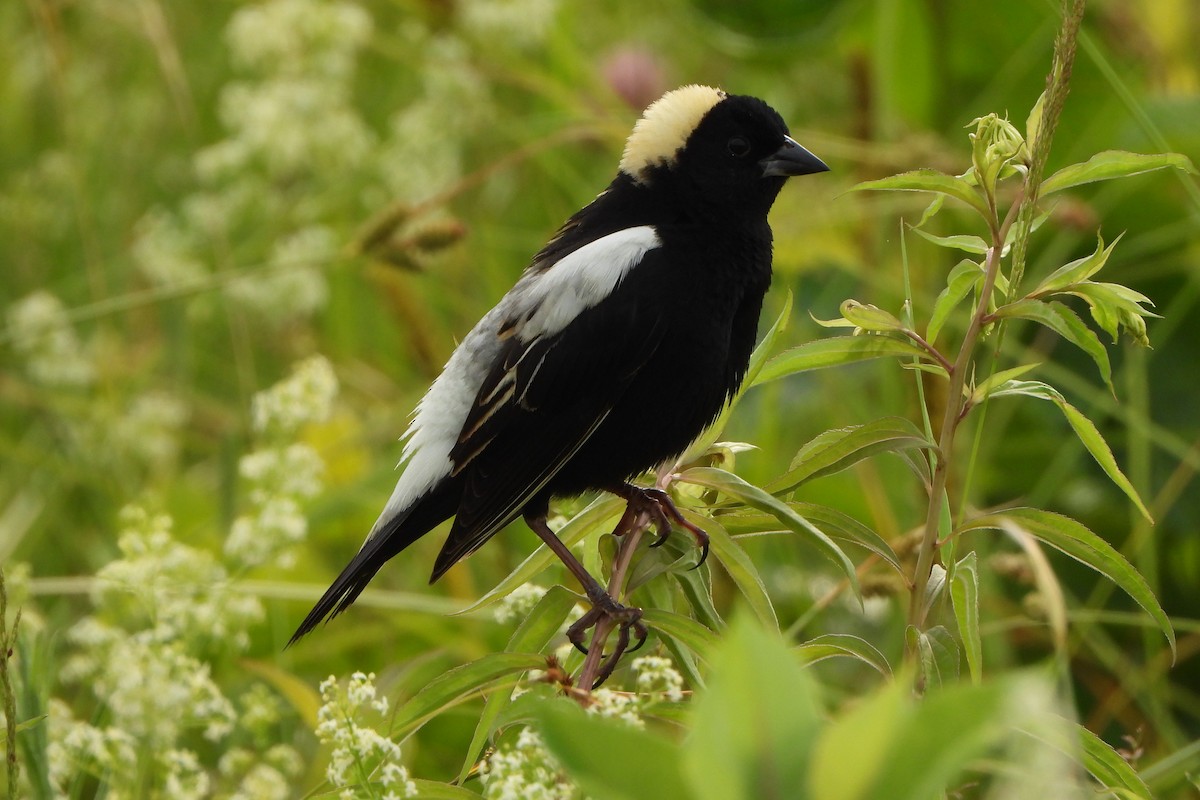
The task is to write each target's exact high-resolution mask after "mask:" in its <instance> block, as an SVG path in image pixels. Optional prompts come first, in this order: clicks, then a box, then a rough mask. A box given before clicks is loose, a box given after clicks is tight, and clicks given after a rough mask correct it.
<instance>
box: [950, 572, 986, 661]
mask: <svg viewBox="0 0 1200 800" xmlns="http://www.w3.org/2000/svg"><path fill="white" fill-rule="evenodd" d="M977 560H978V559H977V558H976V557H975V553H974V551H972V552H970V553H967V554H966V556H964V557H963V558H962V559H961V560H960V561H959V562H958V563H957V564H955V565H954V575H953V577H952V578H951V579H950V602H951V605H953V606H954V619H955V620H956V621H957V622H958V635H959V637H960V638H962V642H963V651H964V652H965V653H966V656H967V669H968V670H970V672H971V681H972V683H975V684H978V683H979V682H980V681H981V680H982V679H983V646H982V643H981V641H980V637H979V567H978V564H977Z"/></svg>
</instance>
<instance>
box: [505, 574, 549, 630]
mask: <svg viewBox="0 0 1200 800" xmlns="http://www.w3.org/2000/svg"><path fill="white" fill-rule="evenodd" d="M545 594H546V587H545V586H539V585H538V584H536V583H523V584H521V585H520V586H518V587H517V588H516V589H513V590H512V591H511V592H509V594H508V596H507V597H505V598H504V599H503V600H501V601H500V602H499V603H497V604H496V607H495V608H494V609H493V610H492V617H493V618H494V619H495V620H496V622H499V623H500V624H501V625H507V624H509V623H510V622H512V621H513V620H522V619H524V618H525V617H527V616H529V612H530V611H533V608H534V606H536V605H537V604H538V601H539V600H541V599H542V597H543V596H544V595H545Z"/></svg>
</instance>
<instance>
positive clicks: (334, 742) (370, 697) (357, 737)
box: [317, 672, 417, 800]
mask: <svg viewBox="0 0 1200 800" xmlns="http://www.w3.org/2000/svg"><path fill="white" fill-rule="evenodd" d="M387 710H388V702H387V698H386V697H380V696H378V693H377V692H376V689H375V674H374V673H371V674H370V675H367V674H364V673H362V672H356V673H354V674H353V675H351V676H350V679H349V680H347V681H346V683H345V684H342V683H341V682H340V681H339V680H338V679H337V678H336V677H335V676H333V675H331V676H329V677H328V678H327V679H326V680H324V681H322V682H321V707H320V709H319V710H318V711H317V738H318V739H319V740H320V741H321V742H322V743H323V744H327V745H331V746H332V748H333V749H332V752H331V753H330V754H329V766H328V767H326V769H325V777H326V778H327V779H328V780H329V782H330V784H332V785H333V787H334V789H336V790H338V797H339V798H341V800H357V798H383V800H399V798H402V797H416V796H417V786H416V784H415V783H413V781H412V780H411V779H410V778H409V776H408V770H406V769H405V768H404V767H403V766H401V764H400V745H398V744H396V743H395V742H393V741H392V740H391V739H389V738H387V737H386V736H384V735H383V734H381V733H379V732H378V731H377V730H376V729H375V725H376V724H379V723H381V722H382V721H383V718H384V716H385V715H386V714H387Z"/></svg>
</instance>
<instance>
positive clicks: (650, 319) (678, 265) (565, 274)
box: [289, 86, 828, 668]
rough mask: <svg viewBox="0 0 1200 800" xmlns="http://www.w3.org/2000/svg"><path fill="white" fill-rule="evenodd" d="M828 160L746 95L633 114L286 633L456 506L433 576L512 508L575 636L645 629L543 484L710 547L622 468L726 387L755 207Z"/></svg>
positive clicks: (686, 438) (755, 274)
mask: <svg viewBox="0 0 1200 800" xmlns="http://www.w3.org/2000/svg"><path fill="white" fill-rule="evenodd" d="M827 169H828V167H827V166H825V164H824V163H823V162H822V161H821V160H820V159H819V158H817V157H816V156H814V155H813V154H812V153H810V152H808V151H807V150H805V149H804V148H803V147H801V146H800V145H799V144H798V143H796V142H795V141H794V140H793V139H792V138H790V137H789V136H788V129H787V126H786V125H785V124H784V121H783V119H782V118H781V117H780V116H779V114H778V113H776V112H775V110H774V109H772V108H771V107H770V106H768V105H767V104H766V103H764V102H763V101H762V100H759V99H757V98H754V97H746V96H739V95H730V94H726V93H725V92H723V91H720V90H718V89H713V88H710V87H707V86H685V87H683V88H681V89H677V90H675V91H672V92H668V93H667V94H666V95H664V96H663V97H662V98H661V99H659V100H658V101H657V102H655V103H654V104H652V105H651V106H650V107H649V108H647V109H646V111H645V113H644V114H643V116H642V118H641V119H640V120H639V121H638V123H637V125H636V126H635V127H634V129H633V133H632V134H631V135H630V137H629V140H628V142H627V143H626V145H625V152H624V155H623V156H622V158H621V164H620V170H619V171H618V173H617V176H616V178H614V179H613V181H612V183H611V184H609V186H608V188H607V189H605V190H604V191H603V192H601V193H600V195H599V196H598V197H597V198H596V199H595V200H593V201H592V203H591V204H590V205H588V206H587V207H586V208H584V209H583V210H582V211H579V212H578V213H576V214H575V215H574V216H573V217H571V218H570V219H569V220H567V222H566V224H565V225H563V227H562V228H561V229H560V230H559V231H558V233H557V234H555V236H554V238H553V239H551V240H550V242H549V243H548V244H547V245H546V246H545V247H544V248H543V249H542V250H541V252H539V253H538V254H537V255H536V256H535V257H534V259H533V263H532V265H531V266H530V267H529V268H528V269H527V270H526V271H525V273H524V275H522V276H521V278H520V280H518V281H517V283H516V285H515V286H513V288H512V289H511V290H509V292H508V293H507V294H506V295H504V297H503V298H501V300H500V302H499V303H498V304H497V305H496V307H495V308H493V309H492V310H491V311H489V312H488V313H487V314H486V315H485V316H484V317H483V319H482V320H480V322H479V323H478V324H477V325H476V326H475V327H474V329H472V330H471V332H470V333H469V334H467V337H466V338H465V339H464V340H463V341H462V344H460V345H459V347H458V349H457V350H455V351H454V354H453V355H451V356H450V360H449V361H448V362H447V363H446V367H445V369H444V370H443V372H442V374H441V375H440V376H439V377H438V378H437V379H436V380H435V381H434V382H433V385H432V386H431V387H430V388H429V391H428V393H426V395H425V397H424V398H423V399H422V400H421V402H420V404H419V405H418V406H417V410H416V414H415V416H414V418H413V421H412V424H411V425H410V427H409V429H408V432H407V433H406V434H405V439H406V443H405V447H404V456H403V462H404V463H405V467H404V472H403V474H402V475H401V476H400V479H399V481H398V482H397V484H396V488H395V490H394V491H393V492H392V496H391V498H390V499H389V500H388V502H387V505H386V506H385V507H384V509H383V513H382V514H380V516H379V519H378V521H376V523H375V526H374V527H373V528H372V529H371V533H370V535H369V536H368V537H367V540H366V542H365V543H364V544H363V546H362V549H360V550H359V552H358V554H357V555H355V556H354V558H353V559H351V561H350V563H349V564H348V565H347V566H346V568H345V569H343V570H342V573H341V574H340V575H339V576H338V577H337V579H336V580H335V581H334V582H333V585H332V586H330V587H329V589H328V591H326V592H325V594H324V596H323V597H321V599H320V600H319V601H318V602H317V604H316V605H315V606H314V607H313V609H312V611H310V612H309V614H308V616H307V617H305V619H304V621H303V622H302V623H301V624H300V627H299V628H297V630H296V633H295V634H294V635H293V636H292V639H291V642H290V643H294V642H295V641H296V640H297V639H299V638H300V637H301V636H303V635H304V634H306V633H308V632H309V631H311V630H312V629H313V628H314V627H315V626H316V625H317V623H319V622H321V621H322V620H324V619H326V618H331V617H334V616H336V615H337V614H340V613H341V612H342V611H345V610H346V608H347V607H348V606H349V605H350V604H351V603H353V602H354V600H355V598H357V597H358V596H359V594H360V593H361V592H362V590H363V589H364V588H365V587H366V586H367V584H368V583H369V582H370V580H371V578H373V577H374V575H375V573H376V572H377V571H378V570H379V568H380V567H382V566H383V564H384V562H386V561H387V560H388V559H390V558H392V557H393V556H395V555H396V554H397V553H399V552H400V551H401V550H403V549H404V548H406V547H408V546H409V545H410V544H412V543H413V542H415V541H416V540H417V539H419V538H420V537H422V536H424V535H425V534H426V533H428V532H429V531H430V530H431V529H432V528H434V527H435V526H436V525H438V524H439V523H441V522H442V521H443V520H446V519H448V518H450V517H454V523H453V525H452V526H451V528H450V534H449V536H448V537H447V538H446V542H445V544H444V545H443V546H442V550H441V553H439V555H438V557H437V561H436V562H435V563H434V566H433V575H432V578H431V579H430V581H431V582H432V581H434V580H437V579H438V578H439V577H440V576H441V575H442V574H443V573H445V572H446V570H448V569H449V568H450V567H451V566H453V565H454V564H455V563H456V562H458V561H459V559H461V558H463V557H464V556H467V555H469V554H470V553H472V552H474V551H475V550H476V549H477V548H478V547H480V546H481V545H482V544H483V543H484V542H486V541H487V540H488V539H489V538H491V537H492V536H493V535H494V534H495V533H496V532H497V531H499V530H500V529H501V528H503V527H504V526H505V525H507V524H508V523H509V522H511V521H512V520H514V519H515V518H517V517H518V516H524V518H525V521H526V523H527V524H528V525H529V527H530V528H532V529H533V531H534V532H536V533H537V534H538V536H539V537H541V539H542V540H543V541H544V542H545V543H546V545H547V546H548V547H550V549H551V550H553V551H554V552H555V553H556V554H557V555H558V556H559V557H560V558H561V559H562V560H563V562H564V563H565V564H566V566H567V567H568V568H569V569H570V570H571V572H572V574H574V576H575V577H576V578H577V579H578V580H579V582H580V583H581V584H582V585H583V588H584V590H585V592H586V593H587V596H588V599H589V600H590V601H591V603H592V605H593V609H592V611H591V612H589V614H588V615H587V616H585V618H584V619H583V620H580V622H579V623H577V624H576V625H575V626H573V627H572V629H571V630H570V631H569V634H570V637H571V640H572V641H573V642H574V643H575V644H576V645H577V646H580V647H582V641H583V632H584V631H585V630H586V629H587V628H588V627H590V626H591V625H594V624H595V623H596V621H597V620H598V619H599V618H600V617H601V616H603V615H606V614H607V615H609V616H611V617H612V618H613V620H614V622H616V623H618V624H619V625H620V632H621V634H622V637H621V639H620V642H619V643H618V652H617V653H614V656H619V650H622V649H624V645H625V644H627V643H628V638H629V629H630V628H633V629H634V630H635V632H636V633H637V634H638V635H639V637H640V638H642V639H644V638H645V635H646V634H645V629H644V627H642V626H641V623H640V622H639V621H638V619H639V618H640V616H641V611H640V610H639V609H636V608H627V607H625V606H622V605H619V604H618V603H617V602H616V601H615V600H614V599H613V598H612V597H610V596H609V595H608V594H607V592H606V591H605V590H604V588H603V587H602V586H601V585H600V584H599V583H598V582H597V581H596V579H595V578H593V577H592V576H591V575H589V574H588V572H587V571H586V570H585V569H584V568H583V566H582V565H581V564H580V563H579V562H578V561H577V560H576V559H575V557H574V556H573V555H572V554H571V552H570V551H569V550H568V549H567V548H566V547H565V546H564V545H563V544H562V542H561V541H560V540H559V539H558V537H557V536H555V534H554V532H553V531H552V530H551V529H550V527H549V526H548V525H547V524H546V515H547V510H548V506H549V502H550V498H552V497H556V496H571V495H577V494H581V493H583V492H586V491H589V490H603V491H608V492H613V493H615V494H617V495H619V496H621V497H622V498H624V499H625V500H626V501H627V503H628V507H627V510H626V513H625V516H624V518H623V524H628V523H630V522H632V520H634V519H636V518H637V517H638V516H639V515H640V514H641V513H646V514H648V515H649V517H650V518H651V519H652V520H653V521H654V522H655V523H656V524H657V526H658V528H659V532H660V535H662V536H665V535H666V533H667V532H668V531H669V530H670V526H671V523H672V522H674V523H676V524H678V525H681V526H683V527H685V528H687V529H688V530H690V531H691V532H692V534H693V535H695V536H696V539H697V542H698V543H699V544H700V545H701V546H702V547H703V548H704V552H705V553H706V552H707V546H708V539H707V536H706V535H705V534H704V532H703V531H702V530H700V529H698V528H696V527H695V526H693V525H690V524H688V523H687V522H685V521H684V519H683V517H682V516H681V515H680V514H679V512H678V510H676V508H675V506H674V504H673V503H672V502H671V500H670V498H669V497H668V496H667V495H666V494H665V493H664V492H661V491H658V490H654V489H646V488H641V487H637V486H634V485H632V484H631V483H629V480H630V479H631V478H633V477H635V476H637V475H639V474H641V473H643V472H645V471H646V470H648V469H650V468H651V467H653V466H655V465H656V464H659V463H661V462H663V461H664V460H666V459H667V458H670V457H672V456H677V455H679V454H680V453H682V452H683V451H684V450H685V449H686V448H687V446H688V445H689V444H690V443H691V441H692V440H693V439H695V437H696V436H698V435H699V434H700V433H701V432H702V431H703V430H704V428H705V427H706V426H708V425H709V424H710V423H711V422H712V421H713V420H714V419H716V417H717V415H718V414H719V413H720V411H721V409H722V407H723V406H724V404H725V403H726V402H728V400H729V398H730V397H731V396H732V395H733V394H734V393H735V392H736V391H737V389H738V387H739V386H740V385H741V382H742V378H743V376H744V375H745V372H746V367H747V364H748V362H749V359H750V353H751V350H752V349H753V346H754V339H755V334H756V329H757V326H758V318H759V311H760V309H761V307H762V301H763V295H764V294H765V293H766V291H767V287H768V285H769V283H770V279H771V229H770V227H769V226H768V224H767V212H768V211H769V210H770V208H771V204H772V203H773V202H774V200H775V197H776V195H777V194H778V193H779V190H780V189H781V188H783V184H784V181H785V180H786V179H787V178H788V177H789V176H792V175H805V174H810V173H815V172H823V171H825V170H827ZM618 529H619V530H620V529H621V528H620V527H619V528H618ZM702 558H703V556H702ZM290 643H289V644H290ZM611 662H615V657H610V663H611ZM610 668H611V667H610Z"/></svg>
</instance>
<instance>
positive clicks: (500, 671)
mask: <svg viewBox="0 0 1200 800" xmlns="http://www.w3.org/2000/svg"><path fill="white" fill-rule="evenodd" d="M545 665H546V659H545V658H544V657H543V656H540V655H533V654H526V653H491V654H489V655H486V656H484V657H483V658H480V659H478V660H476V661H472V662H471V663H469V664H463V665H462V666H460V667H455V668H454V669H452V670H450V671H449V672H446V673H443V674H442V675H439V676H438V677H436V678H434V679H433V680H432V681H430V682H429V683H428V684H426V685H425V687H424V688H423V689H421V691H419V692H417V693H416V694H415V695H413V697H412V698H411V699H410V700H409V701H408V702H407V703H405V704H404V705H402V706H400V707H399V708H398V709H397V710H396V716H395V717H394V718H393V720H392V729H391V734H392V736H394V737H395V738H397V739H401V738H404V737H405V736H408V735H409V734H411V733H412V732H414V731H416V730H417V729H418V728H420V727H421V726H422V725H424V724H425V723H426V722H428V721H429V720H431V719H433V718H434V717H436V716H437V715H438V714H440V713H442V712H443V711H445V710H446V709H447V708H450V707H451V706H455V705H457V704H459V703H461V702H463V701H464V700H466V699H468V698H470V697H471V696H472V695H475V694H477V693H479V692H482V691H483V690H484V689H486V688H487V687H489V686H491V685H492V684H493V683H495V682H496V681H497V680H499V679H500V678H503V677H505V676H507V675H514V674H516V673H520V672H525V671H526V670H530V669H540V668H541V667H544V666H545Z"/></svg>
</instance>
